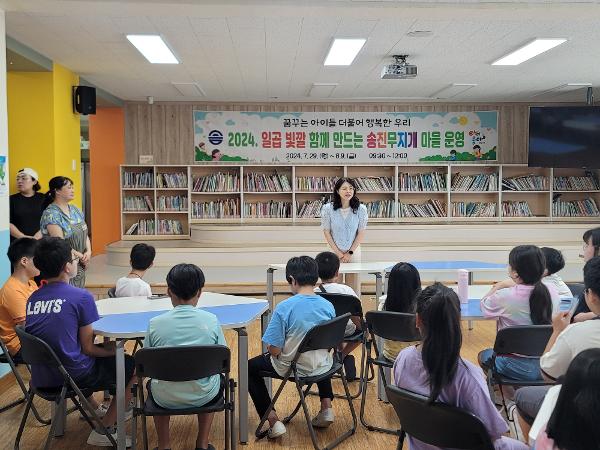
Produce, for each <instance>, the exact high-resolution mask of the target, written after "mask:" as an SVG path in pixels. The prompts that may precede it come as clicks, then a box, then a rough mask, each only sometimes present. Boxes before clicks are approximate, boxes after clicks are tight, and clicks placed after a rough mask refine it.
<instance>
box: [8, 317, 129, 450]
mask: <svg viewBox="0 0 600 450" xmlns="http://www.w3.org/2000/svg"><path fill="white" fill-rule="evenodd" d="M16 331H17V336H19V339H20V341H21V354H22V355H23V361H25V363H26V364H28V365H40V366H46V367H51V368H53V369H56V370H57V371H58V372H59V373H60V375H61V376H62V377H63V384H62V385H61V386H56V387H51V388H37V387H35V386H34V385H33V384H32V383H29V395H28V396H27V397H28V398H27V405H26V407H25V412H24V413H23V418H22V419H21V424H20V425H19V431H18V433H17V438H16V440H15V450H18V449H19V445H20V442H21V436H22V435H23V430H24V428H25V423H26V422H27V416H28V415H29V410H30V409H31V407H32V403H33V399H34V397H35V396H36V395H37V396H38V397H40V398H43V399H44V400H46V401H49V402H54V403H55V404H56V405H57V406H58V405H61V404H63V403H64V402H65V401H66V399H71V401H72V402H73V404H74V405H75V407H76V408H77V409H78V410H79V412H80V413H81V415H82V416H83V418H84V419H85V420H86V422H87V423H88V425H89V426H90V427H91V428H92V430H93V429H96V430H98V431H99V432H101V433H102V434H104V435H106V436H107V437H108V439H109V441H110V443H111V444H112V445H113V447H114V448H117V442H116V441H115V440H114V438H113V437H112V435H111V434H110V433H109V432H108V430H107V429H106V427H105V426H104V425H103V424H102V421H101V420H100V418H99V417H98V415H97V414H96V411H94V408H92V407H91V405H90V404H89V402H88V401H87V397H89V396H90V395H92V393H93V391H91V390H89V389H84V390H83V391H82V390H80V389H79V387H78V386H77V384H76V383H75V381H73V378H71V375H69V373H68V372H67V370H66V369H65V367H64V366H63V365H62V363H61V362H60V360H59V359H58V356H56V353H54V351H53V350H52V349H51V348H50V346H49V345H48V344H46V343H45V342H44V341H42V340H41V339H40V338H37V337H35V336H33V335H31V334H29V333H27V332H26V331H25V330H23V328H22V327H16ZM105 387H106V388H109V387H111V386H105ZM59 414H62V408H59V407H57V408H55V411H54V415H53V417H52V422H51V423H52V424H51V425H50V431H49V432H48V437H47V438H46V444H45V445H44V449H45V450H48V449H49V448H50V445H51V443H52V438H53V437H54V431H55V428H56V423H57V422H58V416H59ZM88 414H89V415H88ZM90 416H91V418H90ZM92 420H93V422H92ZM94 422H95V423H96V424H97V427H94Z"/></svg>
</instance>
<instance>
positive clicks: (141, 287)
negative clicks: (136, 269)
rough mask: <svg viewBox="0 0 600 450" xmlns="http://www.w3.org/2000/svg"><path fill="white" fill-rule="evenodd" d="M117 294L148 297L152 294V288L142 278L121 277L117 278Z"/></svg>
mask: <svg viewBox="0 0 600 450" xmlns="http://www.w3.org/2000/svg"><path fill="white" fill-rule="evenodd" d="M115 295H116V296H117V297H142V296H143V297H148V296H149V295H152V289H150V285H149V284H148V283H146V282H145V281H144V280H142V279H141V278H137V277H136V278H127V277H121V278H119V279H118V280H117V287H116V289H115Z"/></svg>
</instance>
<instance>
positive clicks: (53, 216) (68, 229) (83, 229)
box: [40, 177, 92, 288]
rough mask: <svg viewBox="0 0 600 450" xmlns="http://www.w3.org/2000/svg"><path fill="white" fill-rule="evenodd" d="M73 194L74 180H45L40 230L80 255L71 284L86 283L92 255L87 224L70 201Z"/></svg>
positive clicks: (58, 178)
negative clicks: (44, 197) (45, 189)
mask: <svg viewBox="0 0 600 450" xmlns="http://www.w3.org/2000/svg"><path fill="white" fill-rule="evenodd" d="M74 197H75V190H74V189H73V180H71V179H70V178H67V177H54V178H52V179H51V180H50V182H49V183H48V192H47V193H46V200H45V203H44V205H45V206H47V207H46V209H45V210H44V212H43V214H42V219H41V221H40V229H41V232H42V234H43V235H44V236H55V237H60V238H63V239H65V240H66V241H67V242H68V243H69V244H70V245H71V248H72V249H73V250H74V254H75V257H78V258H79V264H78V265H77V276H76V277H75V278H72V279H71V284H72V285H73V286H77V287H81V288H82V287H84V286H85V269H86V267H87V265H88V263H89V262H90V258H91V257H92V244H91V242H90V238H89V236H88V227H87V225H86V223H85V218H84V216H83V213H82V212H81V210H80V209H79V208H77V207H76V206H73V205H70V204H69V202H70V201H71V200H73V198H74Z"/></svg>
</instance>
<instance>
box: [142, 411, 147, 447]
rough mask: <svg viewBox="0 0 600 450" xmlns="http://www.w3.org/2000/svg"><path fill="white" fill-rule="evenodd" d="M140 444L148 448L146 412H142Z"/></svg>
mask: <svg viewBox="0 0 600 450" xmlns="http://www.w3.org/2000/svg"><path fill="white" fill-rule="evenodd" d="M142 445H143V446H144V450H148V424H147V423H146V414H144V413H143V412H142Z"/></svg>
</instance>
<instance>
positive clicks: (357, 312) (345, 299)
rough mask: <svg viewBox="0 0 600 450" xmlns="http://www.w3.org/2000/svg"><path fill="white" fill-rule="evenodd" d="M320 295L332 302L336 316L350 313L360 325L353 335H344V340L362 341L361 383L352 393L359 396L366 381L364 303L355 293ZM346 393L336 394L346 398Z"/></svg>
mask: <svg viewBox="0 0 600 450" xmlns="http://www.w3.org/2000/svg"><path fill="white" fill-rule="evenodd" d="M317 294H318V295H320V296H321V297H323V298H324V299H325V300H327V301H328V302H330V303H331V304H332V305H333V309H335V315H336V316H342V315H344V314H350V318H351V320H352V319H354V321H355V322H358V323H359V325H358V326H357V327H356V331H355V332H354V334H352V335H351V336H344V342H348V343H353V342H360V344H361V349H360V375H359V378H358V380H359V385H358V391H357V392H356V394H352V398H353V399H354V398H358V397H359V396H360V393H361V391H362V386H363V383H366V378H365V372H364V370H363V369H364V362H365V345H366V341H367V333H366V326H365V322H364V320H363V311H362V303H361V302H360V299H358V298H357V297H355V296H354V295H347V294H334V293H329V292H317ZM344 397H345V396H344V395H339V394H336V398H344Z"/></svg>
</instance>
